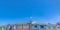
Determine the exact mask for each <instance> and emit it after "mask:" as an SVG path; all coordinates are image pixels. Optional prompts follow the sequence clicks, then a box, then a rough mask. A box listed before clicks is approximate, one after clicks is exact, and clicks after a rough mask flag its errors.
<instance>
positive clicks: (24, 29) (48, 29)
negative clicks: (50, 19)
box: [0, 22, 60, 30]
mask: <svg viewBox="0 0 60 30" xmlns="http://www.w3.org/2000/svg"><path fill="white" fill-rule="evenodd" d="M0 30H60V25H57V24H49V23H47V24H46V23H40V22H38V23H31V22H30V23H21V24H8V25H2V26H0Z"/></svg>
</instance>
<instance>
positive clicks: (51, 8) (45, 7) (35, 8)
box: [0, 0, 60, 24]
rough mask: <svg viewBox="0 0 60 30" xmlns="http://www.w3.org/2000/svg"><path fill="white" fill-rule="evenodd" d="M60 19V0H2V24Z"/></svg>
mask: <svg viewBox="0 0 60 30" xmlns="http://www.w3.org/2000/svg"><path fill="white" fill-rule="evenodd" d="M30 17H32V21H37V22H38V21H39V22H49V23H56V22H59V21H60V19H59V18H60V0H0V24H4V23H5V24H7V23H20V22H29V21H30Z"/></svg>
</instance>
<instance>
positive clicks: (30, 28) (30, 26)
mask: <svg viewBox="0 0 60 30" xmlns="http://www.w3.org/2000/svg"><path fill="white" fill-rule="evenodd" d="M29 30H32V17H30V23H29Z"/></svg>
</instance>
